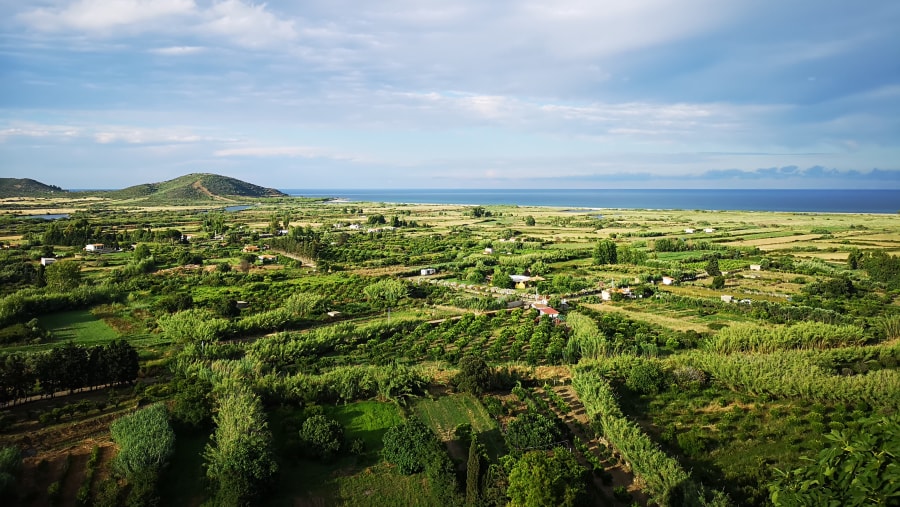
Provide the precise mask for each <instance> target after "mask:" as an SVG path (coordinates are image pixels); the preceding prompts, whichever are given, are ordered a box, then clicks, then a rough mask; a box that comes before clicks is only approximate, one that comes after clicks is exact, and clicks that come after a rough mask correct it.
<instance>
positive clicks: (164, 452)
mask: <svg viewBox="0 0 900 507" xmlns="http://www.w3.org/2000/svg"><path fill="white" fill-rule="evenodd" d="M109 434H110V436H111V437H112V439H113V441H114V442H115V443H116V444H118V446H119V453H118V454H117V455H116V457H115V459H114V461H113V468H114V469H115V470H116V471H117V472H119V473H121V474H122V475H124V476H125V477H132V476H134V475H136V474H139V473H141V472H145V471H148V470H149V471H154V472H159V471H160V470H161V469H162V467H164V466H165V465H166V464H167V463H168V461H169V458H170V457H171V456H172V452H173V451H174V450H175V432H173V431H172V427H171V426H169V416H168V414H167V413H166V407H165V405H163V404H162V403H157V404H154V405H150V406H149V407H146V408H142V409H141V410H138V411H137V412H134V413H132V414H129V415H126V416H122V417H120V418H119V419H116V421H115V422H113V423H112V424H111V425H110V427H109Z"/></svg>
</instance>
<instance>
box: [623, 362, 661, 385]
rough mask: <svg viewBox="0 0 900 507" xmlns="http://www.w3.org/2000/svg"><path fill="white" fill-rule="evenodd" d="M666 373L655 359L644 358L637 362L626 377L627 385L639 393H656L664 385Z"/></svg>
mask: <svg viewBox="0 0 900 507" xmlns="http://www.w3.org/2000/svg"><path fill="white" fill-rule="evenodd" d="M664 380H665V373H664V372H663V370H662V367H660V366H659V364H658V363H656V362H655V361H648V360H642V361H639V362H637V363H635V364H634V365H633V366H632V367H631V369H630V370H628V374H627V375H626V378H625V385H626V386H628V388H629V389H631V390H632V391H635V392H639V393H655V392H657V391H659V388H660V387H662V384H663V381H664Z"/></svg>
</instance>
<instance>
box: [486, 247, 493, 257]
mask: <svg viewBox="0 0 900 507" xmlns="http://www.w3.org/2000/svg"><path fill="white" fill-rule="evenodd" d="M484 253H485V254H486V255H491V254H493V253H494V249H493V248H491V247H487V248H485V249H484Z"/></svg>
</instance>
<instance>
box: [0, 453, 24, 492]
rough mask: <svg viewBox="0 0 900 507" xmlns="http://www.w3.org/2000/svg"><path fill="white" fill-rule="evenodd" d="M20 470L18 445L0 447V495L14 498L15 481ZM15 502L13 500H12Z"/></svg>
mask: <svg viewBox="0 0 900 507" xmlns="http://www.w3.org/2000/svg"><path fill="white" fill-rule="evenodd" d="M21 471H22V453H21V452H20V451H19V448H18V447H12V446H10V447H0V497H3V498H6V499H8V500H13V499H14V498H15V496H14V493H15V490H16V482H17V479H18V477H19V473H20V472H21ZM12 503H13V504H15V501H14V500H13V501H12Z"/></svg>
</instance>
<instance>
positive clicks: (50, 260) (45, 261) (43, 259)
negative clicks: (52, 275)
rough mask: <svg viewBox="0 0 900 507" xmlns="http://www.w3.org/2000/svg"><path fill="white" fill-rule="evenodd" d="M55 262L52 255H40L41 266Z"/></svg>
mask: <svg viewBox="0 0 900 507" xmlns="http://www.w3.org/2000/svg"><path fill="white" fill-rule="evenodd" d="M54 262H56V258H54V257H41V266H49V265H51V264H53V263H54Z"/></svg>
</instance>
